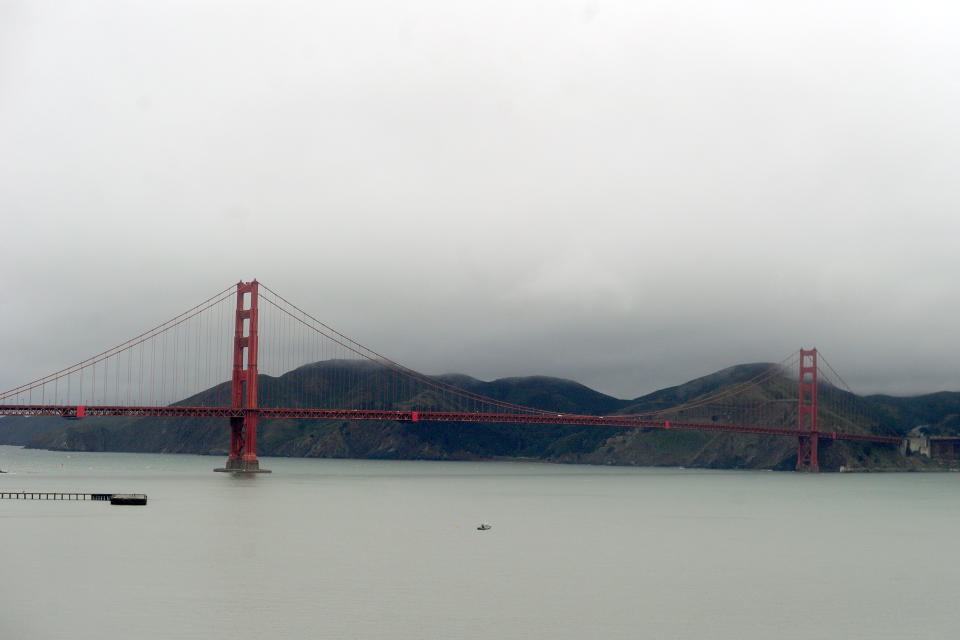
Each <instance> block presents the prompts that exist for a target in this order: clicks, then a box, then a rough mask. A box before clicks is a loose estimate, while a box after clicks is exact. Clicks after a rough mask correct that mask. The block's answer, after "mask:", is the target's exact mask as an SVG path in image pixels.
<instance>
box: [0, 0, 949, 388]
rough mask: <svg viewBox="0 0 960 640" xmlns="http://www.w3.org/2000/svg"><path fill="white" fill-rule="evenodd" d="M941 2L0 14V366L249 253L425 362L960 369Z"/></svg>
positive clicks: (873, 376) (12, 372) (891, 384)
mask: <svg viewBox="0 0 960 640" xmlns="http://www.w3.org/2000/svg"><path fill="white" fill-rule="evenodd" d="M958 27H960V15H958V10H957V9H956V8H955V7H954V6H953V5H952V4H951V3H946V2H920V3H913V4H911V5H910V6H909V7H908V6H906V5H903V4H901V3H884V2H880V3H863V2H852V1H848V2H842V1H841V2H829V3H827V2H812V3H803V4H802V5H797V6H792V5H791V6H782V5H781V4H780V3H773V4H771V3H767V2H759V1H754V0H744V1H743V2H735V3H719V4H717V3H709V2H702V1H688V2H670V3H661V2H569V3H537V2H519V3H518V2H510V3H507V2H492V3H483V4H482V5H469V4H460V3H445V2H444V3H441V2H435V3H434V2H413V3H402V5H397V4H396V3H390V2H353V3H321V4H317V5H309V4H307V5H302V4H300V3H293V2H273V3H256V2H254V3H246V4H241V5H237V4H235V3H231V4H226V3H215V2H208V3H186V2H185V3H176V2H172V3H163V4H162V5H157V4H155V3H147V2H128V3H110V4H106V3H99V2H79V3H71V4H69V5H66V6H65V5H63V4H62V3H52V2H49V3H43V2H29V3H28V2H7V3H4V5H3V8H2V9H0V144H2V148H3V150H4V151H3V153H0V184H2V186H3V188H2V189H0V216H2V217H0V220H2V234H0V243H2V244H0V249H2V255H0V268H2V272H3V274H4V292H5V304H4V313H3V314H2V319H0V361H2V362H3V367H2V371H0V386H2V387H4V388H8V387H11V386H14V385H15V384H18V383H20V382H22V381H24V380H26V379H30V378H33V377H36V376H39V375H42V374H45V373H48V372H49V371H51V370H54V369H57V368H59V367H61V366H63V365H65V364H68V363H72V362H76V361H78V360H81V359H83V358H84V357H86V356H88V355H91V354H93V353H95V352H97V351H99V350H101V349H102V348H104V347H107V346H109V345H112V344H115V343H117V342H119V341H121V340H123V339H125V338H127V337H129V336H131V335H133V334H136V333H138V332H139V331H141V330H142V329H145V328H147V327H149V326H152V325H154V324H156V323H158V322H159V321H161V320H163V319H166V318H167V317H170V316H172V315H175V314H176V313H178V312H180V311H182V310H184V309H186V308H188V307H190V306H192V305H193V304H195V303H196V302H198V301H200V300H202V299H204V298H205V297H207V296H208V295H210V294H212V293H213V292H214V291H216V290H219V289H220V288H222V287H225V286H227V285H228V284H229V283H230V282H235V281H236V280H238V279H241V278H242V279H249V278H252V277H257V278H260V279H261V280H263V281H264V282H266V283H267V284H269V285H270V286H271V287H272V288H274V289H276V290H277V291H279V292H281V293H283V294H284V295H285V296H286V297H288V298H289V299H291V300H293V301H295V302H296V303H297V304H298V305H300V306H301V307H303V308H305V309H308V310H309V311H311V312H312V313H314V315H316V316H318V317H320V318H322V319H323V320H324V321H327V322H329V323H330V324H332V325H334V326H336V327H337V328H339V329H340V330H342V331H344V332H345V333H348V334H350V335H351V336H353V337H355V338H357V339H359V340H361V341H362V342H364V343H366V344H369V345H370V346H371V347H374V348H376V349H378V350H379V351H381V352H384V353H387V354H390V355H391V356H393V357H395V358H397V359H399V360H402V361H403V362H405V363H407V364H409V365H410V366H414V367H417V368H421V369H424V370H426V371H429V372H434V373H439V372H444V371H460V372H464V373H468V374H471V375H475V376H478V377H485V378H487V377H494V376H500V375H516V374H525V373H547V374H552V375H560V376H564V377H569V378H574V379H577V380H580V381H582V382H584V383H586V384H589V385H591V386H594V387H596V388H598V389H600V390H602V391H605V392H608V393H612V394H616V395H620V396H635V395H639V394H640V393H643V392H647V391H650V390H653V389H655V388H658V387H662V386H666V385H669V384H676V383H679V382H682V381H684V380H686V379H689V378H691V377H694V376H697V375H702V374H705V373H708V372H710V371H712V370H714V369H717V368H720V367H723V366H727V365H729V364H733V363H736V362H744V361H758V360H769V361H776V360H779V359H780V358H782V357H784V356H785V355H786V354H787V353H789V352H790V351H792V350H793V349H796V348H798V347H800V346H801V345H806V346H811V345H817V346H819V347H820V348H821V349H822V350H823V352H824V353H825V354H826V355H827V357H829V358H830V361H831V362H832V363H833V364H834V366H835V367H837V368H838V369H839V370H840V371H841V373H843V374H844V376H845V378H846V379H847V380H848V382H850V384H851V385H852V386H853V387H854V388H855V389H857V390H860V391H896V392H902V393H910V392H921V391H934V390H938V389H941V388H949V389H960V374H958V372H957V368H956V362H957V361H958V359H960V358H958V356H960V346H957V345H960V340H958V337H960V335H958V333H960V331H958V329H957V328H956V327H957V323H956V317H957V314H958V308H957V307H958V303H957V300H958V299H960V296H958V293H960V291H958V289H960V285H958V281H957V278H956V276H955V274H956V273H957V267H958V261H960V258H958V256H957V251H956V240H955V239H956V237H957V235H958V234H957V230H958V223H957V221H956V215H955V213H956V210H957V205H958V201H960V196H958V192H957V189H956V188H955V187H954V185H953V184H952V183H953V181H954V180H953V178H954V177H955V176H956V174H957V170H958V168H960V166H958V165H960V160H958V157H960V156H958V151H960V128H958V127H957V126H956V115H955V114H956V113H957V112H958V111H960V80H958V78H960V73H958V68H957V67H958V62H957V61H958V60H960V45H958V44H957V39H956V37H955V34H956V33H957V32H958Z"/></svg>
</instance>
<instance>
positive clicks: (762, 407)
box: [0, 361, 960, 470]
mask: <svg viewBox="0 0 960 640" xmlns="http://www.w3.org/2000/svg"><path fill="white" fill-rule="evenodd" d="M772 366H773V365H770V364H767V363H754V364H744V365H738V366H734V367H729V368H727V369H724V370H722V371H718V372H716V373H713V374H710V375H708V376H704V377H702V378H697V379H695V380H691V381H690V382H687V383H685V384H683V385H678V386H675V387H671V388H668V389H663V390H660V391H656V392H654V393H651V394H648V395H646V396H642V397H639V398H635V399H633V400H621V399H617V398H613V397H611V396H608V395H605V394H602V393H599V392H597V391H594V390H592V389H589V388H588V387H585V386H584V385H581V384H579V383H577V382H573V381H570V380H563V379H559V378H550V377H543V376H535V377H522V378H503V379H500V380H494V381H490V382H485V381H481V380H477V379H474V378H471V377H469V376H464V375H458V374H450V375H444V376H438V378H439V379H440V380H442V381H445V382H447V383H450V384H454V385H456V386H458V387H460V388H462V389H465V390H467V391H470V392H473V393H476V394H479V395H483V396H487V397H491V398H496V399H498V400H503V401H507V402H511V403H515V404H520V405H525V406H531V407H536V408H542V409H549V410H552V411H558V412H562V413H583V414H594V415H615V414H638V413H640V414H643V413H651V412H661V413H658V416H657V417H658V418H659V419H667V420H676V421H690V422H719V423H740V422H749V423H756V424H765V425H768V426H774V427H784V428H793V427H794V425H796V422H797V417H796V400H795V397H796V380H795V379H791V378H790V377H789V375H785V374H783V373H780V372H777V371H775V370H772V369H771V367H772ZM758 377H761V378H764V379H765V381H764V383H763V384H762V385H759V386H750V387H749V389H748V390H747V392H746V393H743V392H741V393H734V392H736V391H738V390H739V389H741V388H743V387H747V386H748V383H751V381H756V380H757V379H758ZM391 385H392V386H391ZM384 388H393V389H395V390H396V391H397V392H398V393H399V396H398V397H400V398H401V400H399V401H397V402H396V403H395V404H394V405H391V406H387V403H388V400H387V399H385V398H383V397H380V394H382V389H384ZM403 389H404V388H403V383H402V381H401V380H400V379H399V378H398V377H397V376H396V375H395V374H394V373H392V372H390V371H389V370H386V369H384V368H382V367H378V366H376V365H373V364H370V363H360V362H356V361H324V362H317V363H313V364H311V365H307V366H304V367H300V368H298V369H295V370H293V371H290V372H288V373H286V374H284V375H283V376H280V377H279V378H274V377H271V376H261V377H260V398H261V402H260V404H261V406H264V407H269V406H286V407H308V406H310V405H309V401H308V400H307V399H319V402H320V403H321V404H322V402H323V399H324V398H325V397H327V396H335V397H347V398H350V399H352V400H353V402H351V403H350V404H352V405H354V406H366V407H376V408H384V409H387V408H397V409H410V408H415V407H416V406H418V403H420V404H424V403H426V404H430V405H439V406H441V407H443V406H445V399H444V398H443V396H442V394H441V393H439V392H437V391H423V390H422V389H421V390H419V391H416V392H414V391H409V392H408V393H407V394H406V395H404V393H403ZM725 394H729V397H726V396H725ZM425 395H430V396H431V397H430V398H426V397H425ZM228 397H229V384H228V383H223V384H221V385H217V386H216V387H213V388H211V389H208V390H206V391H204V392H202V393H200V394H197V395H196V396H193V397H190V398H186V399H184V400H183V401H181V402H178V403H176V404H178V405H184V406H197V405H200V406H214V405H217V406H223V405H225V404H227V398H228ZM706 398H717V399H715V400H713V401H711V402H705V399H706ZM681 405H685V406H681ZM678 406H680V408H678V409H673V410H671V411H670V412H669V413H663V411H664V410H665V409H669V408H671V407H678ZM448 408H453V405H452V404H450V405H449V407H448ZM957 416H960V393H952V394H951V393H944V394H932V395H931V396H920V397H918V398H895V397H891V396H869V397H859V396H855V395H853V394H850V393H848V392H845V391H842V390H839V389H836V388H833V387H830V386H828V385H821V389H820V424H821V426H820V429H821V431H831V430H838V431H845V432H862V433H882V434H897V435H902V434H905V433H907V432H908V431H910V430H911V429H913V428H915V427H918V426H921V425H927V427H926V428H927V429H929V430H932V431H931V432H936V433H941V432H950V429H953V430H954V431H952V433H956V431H957V427H958V426H960V425H958V423H960V420H958V419H957ZM227 441H228V426H227V421H226V420H224V419H208V418H190V419H174V418H85V419H83V420H74V421H66V420H63V419H60V418H14V417H7V418H4V419H3V420H2V421H0V443H2V444H26V445H28V446H30V447H35V448H48V449H56V450H74V451H135V452H167V453H200V454H211V455H226V453H227V446H228V445H227ZM257 449H258V453H259V454H260V455H263V456H296V457H335V458H384V459H430V460H477V459H493V458H512V459H536V460H544V461H550V462H581V463H591V464H616V465H670V466H677V465H679V466H688V467H707V468H749V469H756V468H768V469H771V468H772V469H792V468H793V467H794V465H795V463H796V441H795V440H793V439H790V438H782V437H775V436H753V435H741V434H730V433H712V432H692V431H677V430H671V431H662V430H659V429H640V430H622V429H617V428H596V427H577V426H553V425H512V424H506V425H505V424H477V423H431V422H416V423H411V422H403V423H401V422H351V421H321V420H261V422H260V426H259V430H258V447H257ZM820 465H821V468H822V469H825V470H829V469H839V468H840V467H841V466H843V467H847V468H862V469H904V468H918V467H923V466H928V467H930V466H936V465H935V464H933V463H927V462H926V461H924V460H920V459H919V458H916V457H912V458H905V457H903V456H902V455H900V454H899V452H898V451H896V450H895V448H894V447H891V446H889V445H886V446H881V445H861V444H854V443H846V442H834V441H831V440H821V452H820Z"/></svg>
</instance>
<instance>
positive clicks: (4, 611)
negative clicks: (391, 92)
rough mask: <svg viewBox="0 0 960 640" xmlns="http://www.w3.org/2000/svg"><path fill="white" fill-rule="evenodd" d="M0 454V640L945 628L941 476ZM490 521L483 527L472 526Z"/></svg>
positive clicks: (953, 486) (950, 560) (958, 583)
mask: <svg viewBox="0 0 960 640" xmlns="http://www.w3.org/2000/svg"><path fill="white" fill-rule="evenodd" d="M223 462H224V461H223V460H222V459H220V458H212V457H204V456H186V455H151V454H119V453H62V452H48V451H34V450H26V449H21V448H17V447H0V469H2V470H4V471H7V473H6V474H2V475H0V489H2V490H3V491H20V490H23V491H76V492H104V493H146V494H148V495H149V503H148V504H147V506H145V507H143V506H111V505H110V504H109V503H103V502H60V501H12V500H2V501H0V638H3V639H4V640H15V639H21V638H22V639H44V640H45V639H59V638H74V639H87V638H90V639H93V638H96V639H98V640H100V639H120V638H123V639H129V638H211V637H225V638H231V639H237V640H240V639H247V638H250V639H254V638H256V639H260V638H363V639H366V638H370V639H379V638H389V639H390V640H400V639H406V638H411V639H412V638H418V639H419V638H465V639H474V638H476V639H479V638H483V639H485V640H488V639H490V638H551V639H566V638H570V639H575V638H577V639H579V638H712V639H731V640H732V639H752V638H757V639H759V638H765V639H766V638H797V639H799V638H804V639H806V638H811V637H829V638H898V639H899V638H946V637H952V636H953V635H954V634H955V633H956V628H957V623H958V621H960V613H958V603H960V563H958V562H957V560H956V558H955V557H954V555H953V554H954V553H955V549H956V548H957V545H956V544H955V542H956V538H957V536H958V533H960V484H958V483H960V474H954V473H936V474H934V473H929V474H920V473H900V474H827V473H823V474H798V473H779V472H741V471H703V470H685V469H651V468H625V467H593V466H579V465H547V464H534V463H529V464H528V463H506V462H483V463H472V462H412V461H360V460H303V459H277V458H263V459H262V460H261V465H262V466H263V467H265V468H269V469H272V470H273V473H272V474H269V475H260V476H252V477H251V476H248V477H237V476H232V475H229V474H219V473H213V471H212V469H213V468H214V467H216V466H222V464H223ZM480 522H489V523H490V524H491V525H492V528H491V529H490V530H489V531H478V530H477V528H476V527H477V525H478V524H479V523H480Z"/></svg>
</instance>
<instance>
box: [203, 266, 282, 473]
mask: <svg viewBox="0 0 960 640" xmlns="http://www.w3.org/2000/svg"><path fill="white" fill-rule="evenodd" d="M258 290H259V284H258V283H257V281H256V280H254V281H252V282H238V283H237V315H236V323H235V325H234V333H233V383H232V388H231V390H232V394H231V396H232V400H231V405H230V406H231V407H232V408H234V409H243V410H244V411H243V416H242V417H237V418H230V457H229V458H227V464H226V466H224V467H222V468H220V469H214V471H225V472H230V473H270V471H268V470H267V469H261V468H260V461H259V460H258V459H257V422H258V421H259V418H260V416H259V415H258V412H257V400H258V395H257V380H258V379H257V321H258V312H257V294H258ZM248 294H249V306H247V304H246V302H247V300H246V298H247V295H248ZM244 365H246V366H244Z"/></svg>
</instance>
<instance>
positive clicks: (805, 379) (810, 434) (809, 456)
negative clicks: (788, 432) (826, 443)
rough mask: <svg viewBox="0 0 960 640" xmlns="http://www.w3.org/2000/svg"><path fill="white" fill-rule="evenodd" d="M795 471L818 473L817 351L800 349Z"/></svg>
mask: <svg viewBox="0 0 960 640" xmlns="http://www.w3.org/2000/svg"><path fill="white" fill-rule="evenodd" d="M797 396H798V398H799V400H798V402H799V404H798V406H797V415H798V416H799V424H798V425H797V428H798V429H799V430H800V431H802V432H806V433H803V434H801V435H800V436H798V438H797V440H798V442H797V471H819V470H820V464H819V462H818V459H817V441H818V439H819V436H818V435H817V350H816V349H810V350H809V351H807V350H805V349H800V378H799V393H798V394H797Z"/></svg>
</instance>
